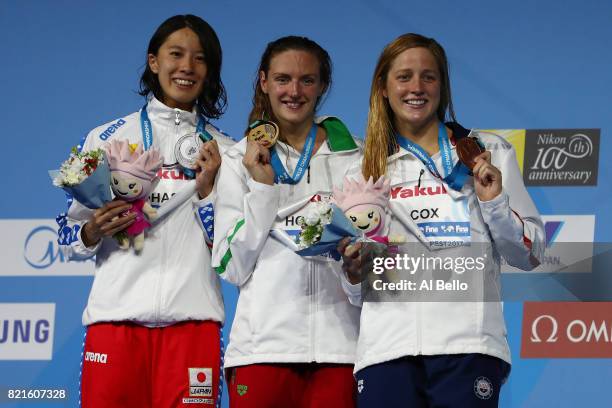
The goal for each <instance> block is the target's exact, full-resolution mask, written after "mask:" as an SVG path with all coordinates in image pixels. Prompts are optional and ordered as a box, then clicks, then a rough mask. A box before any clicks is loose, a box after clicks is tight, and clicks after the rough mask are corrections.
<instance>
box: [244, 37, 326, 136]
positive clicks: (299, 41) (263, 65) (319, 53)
mask: <svg viewBox="0 0 612 408" xmlns="http://www.w3.org/2000/svg"><path fill="white" fill-rule="evenodd" d="M290 50H294V51H306V52H309V53H311V54H312V55H314V56H315V57H317V59H318V60H319V77H320V80H321V83H323V86H324V88H323V93H322V94H321V96H319V97H318V98H317V102H316V104H315V109H316V108H317V107H318V106H319V103H320V102H321V100H322V99H323V97H324V96H325V95H326V94H327V91H328V90H329V88H330V87H331V82H332V78H331V76H332V63H331V59H330V58H329V54H328V53H327V51H325V50H324V49H323V47H321V46H320V45H319V44H317V43H316V42H314V41H312V40H311V39H309V38H306V37H298V36H294V35H291V36H287V37H282V38H279V39H277V40H275V41H272V42H270V43H268V45H267V47H266V50H265V51H264V53H263V55H262V56H261V61H260V62H259V68H258V69H257V74H256V75H255V81H254V83H253V90H254V94H253V108H252V109H251V113H250V114H249V123H248V124H247V125H249V124H251V123H253V122H254V121H255V120H257V119H261V118H262V117H263V118H264V119H270V120H275V118H274V113H273V112H272V108H271V106H270V99H269V98H268V95H266V94H265V93H263V91H262V90H261V86H260V85H259V73H260V72H262V71H263V72H264V73H265V74H266V75H268V71H269V70H270V61H271V60H272V58H274V57H275V56H276V55H278V54H281V53H283V52H285V51H290ZM247 132H248V129H247ZM245 134H246V132H245Z"/></svg>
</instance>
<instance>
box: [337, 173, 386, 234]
mask: <svg viewBox="0 0 612 408" xmlns="http://www.w3.org/2000/svg"><path fill="white" fill-rule="evenodd" d="M390 193H391V187H390V185H389V180H388V179H386V178H385V177H384V176H382V177H380V178H379V179H378V180H376V182H374V181H373V179H372V177H370V179H369V180H368V181H365V179H364V178H363V176H362V175H361V174H360V175H359V178H357V179H356V180H353V179H350V178H348V177H345V179H344V185H343V188H342V190H340V189H336V188H334V194H333V197H332V202H333V203H334V204H336V205H337V206H338V208H340V209H341V210H342V211H344V214H345V215H346V216H347V217H348V218H349V219H350V220H351V222H352V223H353V226H354V227H355V228H356V229H357V230H358V231H361V232H362V233H363V234H364V236H365V237H366V238H368V239H371V240H373V241H377V242H381V243H384V244H389V238H388V236H387V231H386V218H387V214H386V208H387V206H388V204H389V196H390Z"/></svg>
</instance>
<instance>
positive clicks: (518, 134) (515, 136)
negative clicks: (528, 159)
mask: <svg viewBox="0 0 612 408" xmlns="http://www.w3.org/2000/svg"><path fill="white" fill-rule="evenodd" d="M477 131H478V133H481V134H491V135H496V136H499V137H501V138H502V139H505V140H506V141H507V142H509V143H510V144H512V147H514V150H515V152H516V160H517V161H518V164H519V169H521V173H522V172H523V162H524V158H525V129H483V130H477ZM488 148H489V149H491V150H492V149H495V146H493V147H491V146H489V147H488Z"/></svg>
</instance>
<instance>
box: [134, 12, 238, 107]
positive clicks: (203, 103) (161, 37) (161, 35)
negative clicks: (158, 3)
mask: <svg viewBox="0 0 612 408" xmlns="http://www.w3.org/2000/svg"><path fill="white" fill-rule="evenodd" d="M183 28H189V29H191V30H192V31H193V32H194V33H195V34H196V35H197V36H198V38H199V39H200V45H201V46H202V49H203V50H204V61H205V62H206V69H207V71H206V79H205V80H204V86H203V87H202V92H201V93H200V95H199V96H198V99H197V101H196V104H197V106H198V109H199V111H200V113H202V114H203V115H204V116H206V117H207V118H214V119H216V118H218V117H219V116H221V115H222V114H223V111H224V110H225V106H226V104H227V96H226V94H225V87H224V86H223V82H221V61H222V51H221V44H220V43H219V38H218V37H217V34H216V33H215V30H213V29H212V27H211V26H210V25H209V24H208V23H207V22H206V21H204V20H202V19H201V18H200V17H197V16H194V15H191V14H185V15H177V16H174V17H170V18H169V19H167V20H166V21H164V22H163V23H162V24H161V25H160V26H159V27H158V28H157V30H156V31H155V33H154V34H153V36H152V37H151V40H150V41H149V47H148V48H147V57H148V55H149V54H153V55H157V53H158V52H159V48H160V47H161V46H162V44H163V43H164V42H165V41H166V39H167V38H168V37H169V36H170V35H171V34H172V33H174V32H175V31H178V30H180V29H183ZM145 67H146V68H145V70H144V72H143V73H142V76H141V77H140V91H139V94H140V95H142V96H147V95H148V94H149V92H152V93H153V95H155V97H156V98H157V99H159V100H163V91H162V88H161V85H160V84H159V79H158V78H157V74H155V73H153V71H151V68H150V67H149V63H148V58H147V62H146V63H145Z"/></svg>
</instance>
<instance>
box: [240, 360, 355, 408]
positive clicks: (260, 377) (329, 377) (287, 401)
mask: <svg viewBox="0 0 612 408" xmlns="http://www.w3.org/2000/svg"><path fill="white" fill-rule="evenodd" d="M228 371H229V372H230V374H228V375H229V376H230V377H229V380H228V389H229V397H230V407H231V408H326V407H333V408H353V407H355V397H356V383H355V379H354V378H353V366H352V365H349V364H318V363H310V364H308V363H295V364H252V365H248V366H243V367H236V368H233V369H231V370H228Z"/></svg>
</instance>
